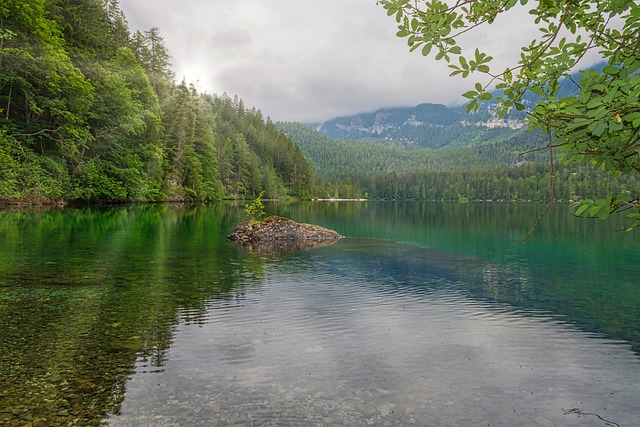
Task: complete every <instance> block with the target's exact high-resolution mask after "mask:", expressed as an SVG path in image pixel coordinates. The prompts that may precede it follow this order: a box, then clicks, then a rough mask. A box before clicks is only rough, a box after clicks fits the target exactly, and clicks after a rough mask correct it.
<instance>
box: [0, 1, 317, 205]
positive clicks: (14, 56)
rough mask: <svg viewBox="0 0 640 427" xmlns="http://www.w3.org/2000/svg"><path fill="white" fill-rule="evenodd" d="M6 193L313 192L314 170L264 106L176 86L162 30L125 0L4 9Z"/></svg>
mask: <svg viewBox="0 0 640 427" xmlns="http://www.w3.org/2000/svg"><path fill="white" fill-rule="evenodd" d="M0 164H1V165H2V167H1V168H0V201H2V202H4V203H12V202H27V203H40V202H47V203H51V202H61V201H71V202H111V203H112V202H125V201H127V202H130V201H136V202H148V201H165V200H186V201H207V200H215V199H221V198H230V197H232V198H235V197H240V198H241V197H245V196H250V195H254V194H257V193H258V192H259V191H262V190H264V191H265V194H266V195H267V196H268V197H278V196H287V195H290V196H297V197H309V196H311V195H312V194H313V191H314V185H315V182H314V172H313V168H312V166H311V164H310V163H309V162H308V161H307V160H306V159H305V158H304V157H303V155H302V153H301V152H300V150H299V149H298V148H297V147H296V146H295V145H294V144H292V142H291V141H290V140H289V139H288V138H287V137H286V136H284V135H283V134H282V133H281V132H280V131H279V130H278V129H277V128H276V127H275V126H274V125H273V124H272V123H271V121H270V120H269V119H268V118H267V119H265V118H264V117H263V116H262V113H261V112H260V111H259V110H257V109H255V108H247V107H245V105H244V103H243V102H242V100H240V99H238V98H237V97H234V98H231V97H229V96H227V95H221V96H219V95H211V94H207V93H198V92H197V91H196V89H195V88H194V87H193V86H191V85H189V84H187V83H186V82H184V81H182V82H176V81H175V79H174V76H173V74H172V72H171V68H170V54H169V52H168V51H167V49H166V47H165V45H164V41H163V36H162V35H161V33H160V30H159V29H158V28H155V27H154V28H151V29H149V30H148V31H143V32H140V31H136V32H135V33H131V32H130V30H129V28H128V24H127V21H126V17H125V15H124V13H123V12H122V10H121V9H120V8H119V5H118V1H117V0H46V1H45V0H7V1H5V2H3V4H2V5H1V6H0Z"/></svg>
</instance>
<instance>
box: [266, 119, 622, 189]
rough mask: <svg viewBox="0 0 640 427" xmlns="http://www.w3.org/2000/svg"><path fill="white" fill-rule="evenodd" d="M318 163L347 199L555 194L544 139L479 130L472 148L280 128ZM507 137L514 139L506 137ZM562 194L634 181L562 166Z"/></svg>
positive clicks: (558, 173)
mask: <svg viewBox="0 0 640 427" xmlns="http://www.w3.org/2000/svg"><path fill="white" fill-rule="evenodd" d="M277 125H278V127H279V128H280V129H282V130H283V131H284V132H285V133H286V134H287V135H288V136H289V137H290V138H291V139H292V140H293V141H294V142H295V143H296V144H297V145H298V146H299V147H300V149H301V150H302V151H303V153H304V154H305V155H306V156H307V157H308V158H309V159H310V160H311V161H312V162H313V163H314V165H315V167H316V171H317V174H318V178H320V179H323V180H327V181H330V182H345V181H346V182H347V183H348V184H349V185H348V186H346V187H345V186H343V187H342V190H343V193H342V194H340V196H343V197H367V198H374V199H405V200H406V199H419V200H538V201H546V200H548V199H549V197H550V196H551V187H550V175H549V164H548V154H546V153H545V152H544V151H536V150H535V149H536V148H539V147H540V146H541V144H542V146H544V141H543V138H542V135H540V134H538V133H534V132H529V131H527V130H526V129H519V130H513V131H512V132H511V133H510V134H505V133H498V132H496V131H495V130H493V129H484V130H482V129H476V132H475V133H470V134H469V136H470V138H471V140H470V141H468V143H467V146H463V147H451V148H440V149H435V150H434V149H425V148H413V149H407V148H403V147H398V146H390V145H386V144H380V143H376V142H373V141H372V140H370V139H363V140H336V139H333V138H330V137H328V136H326V135H323V134H322V133H320V132H318V131H316V130H314V129H311V128H310V127H308V126H306V125H304V124H302V123H278V124H277ZM505 135H507V136H505ZM556 178H557V182H558V183H557V188H556V197H557V198H559V199H561V200H574V199H580V198H588V197H597V196H598V195H600V194H606V192H608V191H610V190H611V189H619V188H621V187H626V186H629V185H631V184H632V183H627V182H620V181H618V180H615V179H612V178H611V177H610V176H608V175H607V174H604V173H602V172H601V171H596V170H594V169H593V168H591V167H589V166H584V165H580V166H576V165H572V166H570V167H565V166H563V165H562V164H557V165H556Z"/></svg>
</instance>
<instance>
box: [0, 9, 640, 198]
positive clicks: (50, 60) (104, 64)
mask: <svg viewBox="0 0 640 427" xmlns="http://www.w3.org/2000/svg"><path fill="white" fill-rule="evenodd" d="M170 61H171V57H170V53H169V52H168V50H167V48H166V47H165V44H164V39H163V36H162V34H161V32H160V29H159V28H157V27H153V28H150V29H149V30H146V31H135V32H132V31H130V29H129V26H128V23H127V19H126V16H125V14H124V13H123V11H122V10H121V9H120V7H119V3H118V0H5V1H4V2H3V4H2V5H1V6H0V165H1V167H0V204H2V205H10V204H41V203H47V204H64V203H123V202H164V201H193V202H202V201H205V202H206V201H213V200H221V199H245V198H253V197H255V196H256V195H257V194H260V193H261V192H262V191H264V195H265V197H268V198H286V197H295V198H301V199H310V198H329V197H335V198H371V199H420V200H460V201H465V200H541V201H545V200H548V199H549V198H550V195H551V189H550V185H549V179H550V177H549V165H548V161H547V159H546V158H545V154H544V153H542V152H540V151H538V149H539V148H540V147H543V146H544V144H545V143H544V140H543V136H542V134H541V133H540V132H538V133H536V132H528V131H527V130H526V129H516V130H513V129H488V128H479V127H474V126H465V125H463V124H461V123H460V122H459V121H458V120H459V119H460V117H461V113H460V112H459V111H457V110H448V109H447V108H446V107H444V106H438V105H433V104H421V105H420V106H417V107H415V108H414V109H408V110H407V111H410V112H412V113H413V114H415V115H416V117H418V118H420V119H421V120H428V121H430V122H433V123H435V124H438V125H441V124H446V127H442V128H437V127H435V128H430V127H429V128H427V127H423V128H424V129H427V130H428V133H429V135H428V136H429V137H430V138H431V139H430V141H431V142H430V143H429V144H428V145H420V144H413V143H409V142H407V141H405V139H406V138H409V137H410V138H419V137H420V138H422V137H424V135H422V134H419V133H420V132H422V133H424V132H426V131H425V130H424V129H422V128H420V127H412V126H409V127H408V129H409V131H407V130H406V129H405V130H403V132H405V133H403V134H401V135H399V137H402V138H401V139H395V140H382V139H371V138H369V139H357V140H336V139H333V138H330V137H328V136H326V135H324V134H322V133H320V132H317V131H315V130H313V129H312V128H311V127H309V126H306V125H304V124H301V123H284V122H283V123H273V122H272V121H271V119H270V118H269V117H266V118H265V117H263V115H262V112H261V111H260V110H259V109H257V108H255V107H247V106H245V105H244V102H243V101H242V99H239V98H238V97H237V96H233V97H231V96H228V95H227V94H222V95H218V94H209V93H199V92H198V91H197V90H196V89H195V87H194V86H193V85H192V84H189V83H188V82H185V81H180V82H178V81H176V79H175V76H174V74H173V73H172V71H171V63H170ZM310 102H311V101H310ZM394 111H395V110H389V111H386V110H380V111H378V112H376V114H375V115H372V114H369V115H367V114H364V115H359V116H354V117H356V118H357V120H360V121H362V122H363V123H365V124H369V125H370V124H371V123H369V122H370V121H372V120H373V117H374V116H376V117H378V116H379V115H380V114H382V113H384V115H385V116H387V119H388V120H394V117H395V116H394V114H395V113H394ZM398 111H400V112H401V113H403V114H404V113H406V111H404V110H402V111H401V110H398ZM396 113H397V112H396ZM484 113H485V115H486V112H484ZM404 115H406V114H404ZM404 115H402V114H401V115H400V116H402V117H400V118H395V120H396V121H397V120H400V121H401V122H402V121H404V120H405V119H404V118H403V117H404ZM340 120H343V121H344V120H346V119H340V118H338V119H335V120H332V121H328V122H326V123H325V125H326V126H325V127H327V128H331V126H333V128H335V131H336V132H338V131H339V130H340V128H339V127H337V124H340V123H341V122H340ZM351 121H352V119H348V122H349V123H350V122H351ZM345 123H346V122H345ZM333 128H331V129H333ZM414 128H415V129H414ZM433 129H437V134H435V133H434V132H435V131H434V130H433ZM406 132H409V133H406ZM432 134H433V135H432ZM343 136H345V137H349V136H350V135H349V134H345V135H343ZM523 153H525V154H523ZM556 174H557V182H558V185H557V188H556V194H555V196H556V198H558V199H561V200H579V199H584V198H597V197H601V196H604V195H606V194H611V193H613V192H618V191H620V190H623V189H625V188H632V187H633V186H634V185H635V184H636V183H635V182H631V181H633V179H635V178H634V177H626V178H624V179H623V178H613V177H611V176H610V175H608V174H604V173H602V172H601V171H599V170H596V169H595V168H593V167H591V166H589V164H580V166H577V165H575V164H573V165H568V166H563V165H562V164H558V165H557V171H556Z"/></svg>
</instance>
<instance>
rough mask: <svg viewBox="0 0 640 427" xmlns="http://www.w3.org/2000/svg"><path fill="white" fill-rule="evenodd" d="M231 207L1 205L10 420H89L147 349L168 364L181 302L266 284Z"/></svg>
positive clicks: (4, 412) (0, 332)
mask: <svg viewBox="0 0 640 427" xmlns="http://www.w3.org/2000/svg"><path fill="white" fill-rule="evenodd" d="M236 219H237V218H236V215H235V212H234V211H233V210H228V209H224V208H223V207H222V206H215V205H213V206H198V207H171V206H169V207H167V206H133V207H120V208H113V209H105V210H101V209H64V210H49V211H44V212H37V211H3V212H0V239H1V241H2V249H1V250H0V252H1V253H0V277H2V279H0V319H2V321H3V328H2V329H0V348H2V349H3V351H2V353H1V354H0V402H2V403H1V404H0V424H2V425H24V423H26V422H31V423H32V424H33V425H90V424H95V423H98V420H100V419H101V418H102V417H104V416H105V414H107V413H109V412H113V411H117V408H118V405H119V403H120V401H121V400H122V399H123V396H124V385H125V383H126V379H127V376H128V375H129V374H130V373H131V372H132V368H133V365H134V363H135V360H136V358H138V357H144V358H147V359H149V360H150V364H151V366H154V367H155V368H157V369H161V367H162V365H163V361H164V359H165V357H166V355H165V353H166V351H167V349H168V348H169V347H170V345H171V339H172V325H174V324H176V323H177V321H178V319H177V316H178V309H185V308H187V309H188V312H189V313H190V316H192V317H196V318H197V317H198V315H199V313H200V314H202V313H204V312H206V308H205V301H206V300H207V299H208V298H212V297H219V298H224V297H233V294H234V293H235V292H238V291H239V289H241V288H242V286H243V285H245V284H248V283H253V282H255V279H251V280H250V278H251V277H252V276H254V275H255V274H256V273H259V266H258V267H256V266H255V263H248V264H242V265H240V264H238V263H237V262H235V263H230V262H229V260H230V259H233V258H238V257H240V258H242V256H243V255H242V254H240V253H238V249H237V248H235V247H234V246H232V245H224V244H223V245H221V241H223V240H224V236H225V235H226V233H227V232H228V230H229V229H230V228H231V227H232V226H233V223H234V222H235V221H236Z"/></svg>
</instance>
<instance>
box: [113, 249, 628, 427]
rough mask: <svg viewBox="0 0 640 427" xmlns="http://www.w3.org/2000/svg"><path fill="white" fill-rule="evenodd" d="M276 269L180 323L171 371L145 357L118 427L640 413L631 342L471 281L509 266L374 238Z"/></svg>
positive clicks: (523, 419)
mask: <svg viewBox="0 0 640 427" xmlns="http://www.w3.org/2000/svg"><path fill="white" fill-rule="evenodd" d="M403 248H404V249H403ZM413 252H415V251H413ZM380 255H383V256H380ZM412 256H413V257H415V259H412ZM427 256H429V257H431V258H430V259H427V258H425V257H427ZM420 257H422V259H421V260H422V262H418V261H419V260H420ZM265 261H266V264H265V265H264V269H263V270H264V275H263V278H262V279H261V281H260V283H258V284H259V285H260V286H259V287H255V288H250V289H249V290H247V291H246V293H245V294H244V295H240V296H238V297H237V298H235V299H233V300H231V301H230V300H212V301H210V302H209V304H208V309H207V310H206V312H204V313H199V314H198V315H197V316H194V315H193V313H182V318H183V321H182V322H181V323H180V324H179V325H178V327H177V331H176V334H175V339H174V344H173V347H172V348H171V350H170V351H169V354H168V357H167V360H166V362H165V363H164V366H163V367H162V369H157V368H154V367H152V366H148V365H149V361H143V360H139V361H138V365H137V373H136V374H135V375H134V376H133V378H132V380H131V381H130V382H129V383H128V386H127V394H126V399H125V402H124V404H123V406H122V411H121V415H120V416H117V417H113V418H112V419H111V420H110V422H111V423H112V424H113V425H139V424H144V423H151V424H153V425H174V423H175V424H177V425H292V424H293V425H296V424H297V425H411V424H414V425H422V426H431V425H462V426H472V425H473V426H475V425H478V426H481V425H499V426H515V425H521V426H551V425H563V426H573V425H576V426H578V425H579V426H585V425H593V426H599V425H606V424H605V423H604V422H603V421H602V420H600V419H599V418H597V417H596V416H593V415H582V416H581V417H578V416H577V415H576V414H573V413H569V414H565V411H567V410H570V409H573V408H577V409H578V410H580V411H582V412H583V413H597V414H599V415H600V416H602V417H603V418H605V419H608V420H611V421H615V422H616V423H618V424H620V425H625V426H626V425H634V423H636V422H637V419H639V418H640V403H639V401H638V395H640V363H639V361H638V359H637V357H636V356H635V355H634V353H633V352H632V351H631V349H630V347H629V346H627V345H625V344H623V343H619V342H614V341H612V340H609V339H604V338H601V337H598V336H595V334H591V333H587V332H583V331H580V330H578V329H576V328H575V327H574V326H572V325H567V324H564V323H562V322H560V321H558V320H557V319H554V318H552V317H551V316H550V315H544V314H543V312H540V311H538V312H536V311H535V310H529V311H526V313H527V314H524V313H525V312H524V311H523V310H520V309H515V308H513V307H512V306H508V305H506V304H497V303H493V302H491V300H490V299H478V298H476V297H475V296H474V294H473V292H469V291H468V290H466V288H465V286H463V285H464V283H462V284H461V282H460V281H461V280H464V278H463V277H464V276H465V274H467V275H468V280H477V281H478V282H479V283H480V285H478V286H485V287H489V288H491V287H495V286H499V283H500V279H499V275H500V274H501V273H500V271H497V270H496V268H497V267H495V266H490V265H486V264H483V263H481V262H480V261H478V260H471V259H465V258H458V259H455V258H453V257H451V256H447V255H446V254H437V253H435V252H433V253H427V252H426V251H423V252H421V253H418V254H415V253H413V255H412V251H407V250H406V247H404V246H402V245H395V244H392V243H388V242H387V243H385V244H383V245H381V246H379V247H378V246H375V245H371V244H369V245H368V244H367V243H366V241H362V242H358V241H355V242H354V241H351V242H348V241H347V242H341V243H339V244H337V245H334V246H332V247H328V248H321V249H317V250H314V251H309V252H303V253H299V254H295V255H292V256H289V257H285V258H274V259H273V262H272V260H271V259H270V258H268V257H267V258H265ZM476 275H477V277H476ZM523 283H524V282H523ZM523 286H524V284H523Z"/></svg>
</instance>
